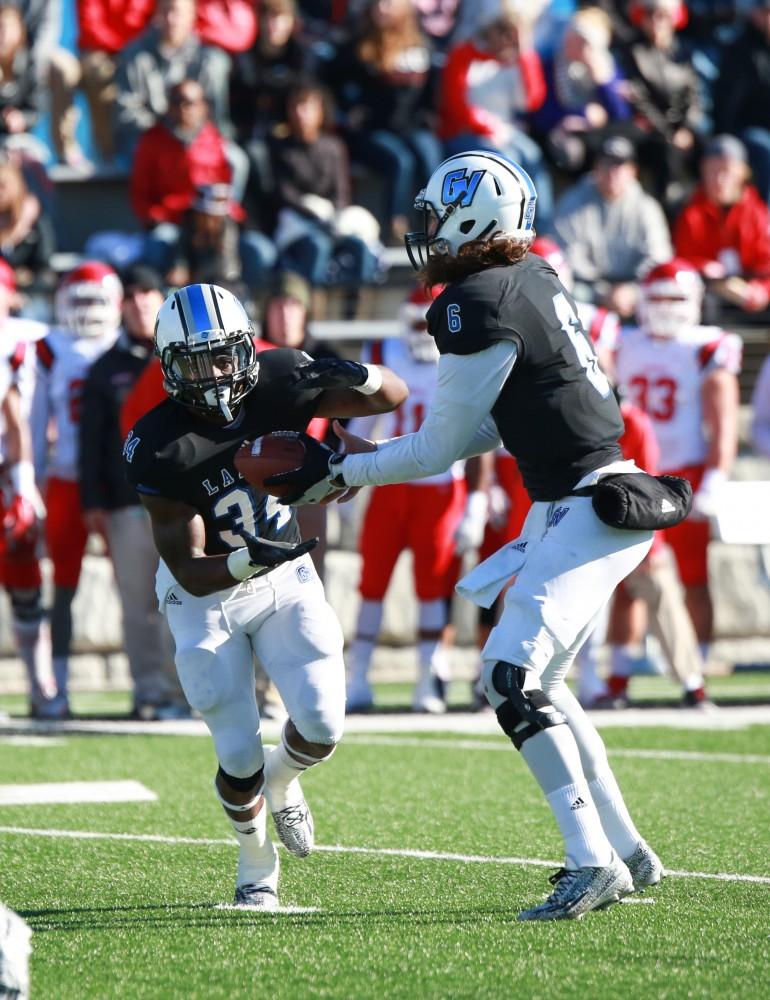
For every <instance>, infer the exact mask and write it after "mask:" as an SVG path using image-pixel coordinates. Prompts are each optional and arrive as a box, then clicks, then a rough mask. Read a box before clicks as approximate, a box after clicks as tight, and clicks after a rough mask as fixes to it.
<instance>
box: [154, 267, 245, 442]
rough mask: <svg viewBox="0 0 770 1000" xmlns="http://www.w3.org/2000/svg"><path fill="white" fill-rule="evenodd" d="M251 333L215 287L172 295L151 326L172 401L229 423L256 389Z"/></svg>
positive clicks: (241, 313) (237, 308) (230, 299)
mask: <svg viewBox="0 0 770 1000" xmlns="http://www.w3.org/2000/svg"><path fill="white" fill-rule="evenodd" d="M253 338H254V331H253V330H252V327H251V320H250V319H249V317H248V315H247V313H246V310H245V309H244V308H243V306H242V305H241V303H240V302H239V301H238V299H237V298H236V297H235V296H234V295H233V294H232V292H228V291H227V289H225V288H220V287H219V285H208V284H206V285H186V286H185V287H184V288H180V289H179V290H178V291H176V292H172V293H171V295H169V297H168V298H167V299H166V301H165V302H164V303H163V305H162V306H161V307H160V311H159V312H158V318H157V320H156V321H155V353H156V354H157V355H158V356H159V357H160V364H161V368H162V369H163V379H164V382H163V385H164V388H165V390H166V392H167V393H168V394H169V396H171V398H172V399H175V400H177V402H179V403H182V404H183V405H184V406H189V407H191V408H192V409H194V410H199V411H201V412H202V413H205V414H208V415H209V416H219V417H223V418H224V419H225V420H226V421H228V422H229V421H231V420H232V419H233V417H234V415H235V410H236V408H237V406H238V404H239V403H240V402H241V400H242V399H243V398H244V396H246V395H247V394H248V393H250V392H251V390H252V389H253V388H254V386H255V385H256V384H257V378H258V376H259V362H258V361H257V354H256V349H255V347H254V339H253Z"/></svg>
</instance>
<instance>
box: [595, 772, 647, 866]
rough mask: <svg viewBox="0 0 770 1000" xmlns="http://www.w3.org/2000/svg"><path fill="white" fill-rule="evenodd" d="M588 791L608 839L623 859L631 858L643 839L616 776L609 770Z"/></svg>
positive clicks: (596, 778)
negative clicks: (624, 799)
mask: <svg viewBox="0 0 770 1000" xmlns="http://www.w3.org/2000/svg"><path fill="white" fill-rule="evenodd" d="M588 789H589V791H590V793H591V798H592V799H593V801H594V804H595V805H596V811H597V813H598V814H599V819H600V820H601V824H602V826H603V827H604V832H605V833H606V834H607V839H608V840H609V842H610V843H611V844H612V846H613V847H614V848H615V850H616V851H617V853H618V854H619V855H620V857H621V858H628V857H630V856H631V855H632V854H633V853H634V851H635V850H636V848H637V847H638V846H639V842H640V841H641V839H642V837H641V834H640V833H639V831H638V830H637V829H636V827H635V826H634V821H633V820H632V819H631V815H630V813H629V811H628V809H627V807H626V803H625V802H624V801H623V796H622V794H621V792H620V788H619V787H618V783H617V781H616V780H615V775H614V774H613V773H612V771H610V770H609V768H608V769H607V770H606V771H603V772H602V773H601V774H599V775H597V777H595V778H594V779H593V780H592V781H590V782H589V783H588Z"/></svg>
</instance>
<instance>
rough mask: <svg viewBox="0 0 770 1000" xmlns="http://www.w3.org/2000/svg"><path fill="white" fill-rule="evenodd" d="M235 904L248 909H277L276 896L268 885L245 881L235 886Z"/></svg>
mask: <svg viewBox="0 0 770 1000" xmlns="http://www.w3.org/2000/svg"><path fill="white" fill-rule="evenodd" d="M235 905H236V906H242V907H243V908H244V909H249V910H277V909H278V896H277V895H276V894H275V892H274V891H273V890H272V889H271V888H270V886H269V885H257V884H255V883H254V882H245V883H244V884H243V885H237V886H236V887H235Z"/></svg>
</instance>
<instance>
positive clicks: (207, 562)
mask: <svg viewBox="0 0 770 1000" xmlns="http://www.w3.org/2000/svg"><path fill="white" fill-rule="evenodd" d="M160 555H161V558H163V561H164V562H165V563H166V565H167V566H168V568H169V569H170V570H171V572H172V574H173V576H174V579H175V580H177V581H178V582H179V584H180V585H181V586H182V587H184V589H185V590H186V591H187V593H188V594H192V595H193V597H206V596H207V595H208V594H214V593H216V592H217V591H219V590H229V589H230V588H231V587H236V586H237V585H238V584H239V583H240V582H241V580H236V579H235V577H234V576H233V575H232V573H231V572H230V569H229V568H228V562H227V560H228V557H227V556H207V555H204V554H200V555H194V556H189V557H187V558H184V559H173V557H172V558H171V559H167V558H166V557H165V556H163V553H162V552H161V553H160Z"/></svg>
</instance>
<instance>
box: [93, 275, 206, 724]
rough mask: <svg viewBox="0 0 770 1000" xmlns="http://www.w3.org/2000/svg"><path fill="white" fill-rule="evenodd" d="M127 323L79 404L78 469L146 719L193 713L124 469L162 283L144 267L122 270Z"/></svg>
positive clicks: (138, 711) (137, 707)
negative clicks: (127, 426) (125, 432)
mask: <svg viewBox="0 0 770 1000" xmlns="http://www.w3.org/2000/svg"><path fill="white" fill-rule="evenodd" d="M123 289H124V298H123V325H122V328H121V331H120V336H119V338H118V340H117V342H116V343H115V345H114V346H113V347H112V348H110V350H108V351H107V352H106V353H105V354H103V355H102V356H101V357H100V358H99V359H98V360H97V361H95V362H94V364H93V365H92V366H91V368H90V370H89V372H88V375H87V377H86V380H85V386H84V388H83V397H82V402H81V419H80V448H79V474H80V497H81V502H82V506H83V520H84V522H85V525H86V527H87V529H88V531H89V532H90V533H94V534H98V535H101V536H102V537H103V538H104V539H105V540H106V541H107V544H108V547H109V553H110V558H111V560H112V565H113V569H114V572H115V581H116V583H117V586H118V593H119V594H120V603H121V607H122V610H123V636H124V642H125V650H126V654H127V656H128V666H129V670H130V671H131V680H132V682H133V686H134V690H133V701H134V708H133V714H134V715H135V716H136V717H137V718H139V719H143V720H147V721H150V720H155V719H165V718H180V717H185V716H188V715H189V714H190V713H189V709H188V708H187V706H186V703H185V700H184V695H183V694H182V691H181V688H180V686H179V681H178V680H177V676H176V670H175V669H174V649H173V641H172V639H171V635H170V633H169V631H168V627H167V626H166V621H165V617H164V616H163V615H162V614H160V612H159V611H158V604H157V600H156V598H155V572H156V570H157V568H158V554H157V550H156V549H155V545H154V543H153V540H152V531H151V529H150V522H149V518H148V517H147V514H146V512H145V511H144V508H143V507H142V505H141V504H140V503H139V499H138V497H137V495H136V491H135V490H134V489H133V488H132V487H131V486H129V485H128V483H127V481H126V477H125V475H124V473H123V460H122V457H121V456H122V450H123V438H122V435H121V433H120V422H119V418H120V408H121V406H122V404H123V401H124V400H125V398H126V397H127V395H128V393H129V392H130V391H131V388H132V386H133V385H134V383H135V382H136V379H137V378H138V376H139V375H140V373H141V372H142V371H143V370H144V368H145V366H146V365H147V363H148V362H149V360H150V359H151V358H152V356H153V334H154V331H155V317H156V316H157V313H158V309H159V308H160V307H161V305H162V304H163V298H164V293H163V284H162V281H161V278H160V275H158V274H157V273H156V272H154V271H152V270H151V269H150V268H148V267H145V266H143V265H135V266H133V267H130V268H128V269H127V270H126V271H125V272H124V274H123Z"/></svg>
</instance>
